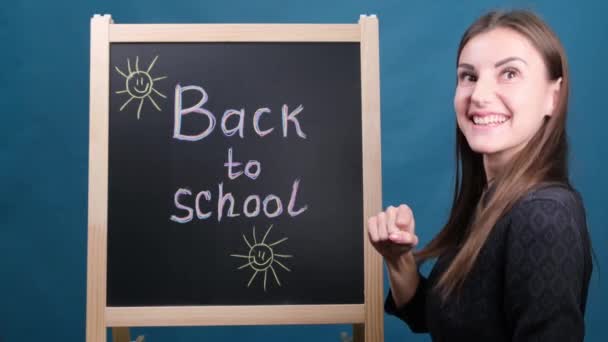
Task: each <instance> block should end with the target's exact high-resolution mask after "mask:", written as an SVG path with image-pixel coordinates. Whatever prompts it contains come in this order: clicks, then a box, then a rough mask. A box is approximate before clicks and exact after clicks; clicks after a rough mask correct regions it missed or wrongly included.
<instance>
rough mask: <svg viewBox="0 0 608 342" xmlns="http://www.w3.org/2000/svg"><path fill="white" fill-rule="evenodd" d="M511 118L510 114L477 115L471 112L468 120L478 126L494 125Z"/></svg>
mask: <svg viewBox="0 0 608 342" xmlns="http://www.w3.org/2000/svg"><path fill="white" fill-rule="evenodd" d="M510 119H511V117H510V116H507V115H502V114H489V115H478V114H473V115H471V116H469V120H471V121H472V122H473V124H474V125H475V126H478V127H496V126H500V125H502V124H504V123H505V122H507V121H509V120H510Z"/></svg>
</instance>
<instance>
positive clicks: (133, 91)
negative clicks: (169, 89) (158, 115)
mask: <svg viewBox="0 0 608 342" xmlns="http://www.w3.org/2000/svg"><path fill="white" fill-rule="evenodd" d="M157 59H158V56H156V57H154V60H152V63H150V66H148V69H147V70H146V71H143V70H139V56H137V57H135V70H132V69H131V62H130V61H129V59H128V58H127V69H128V71H129V73H128V74H125V73H124V72H122V71H121V70H120V69H118V67H117V66H114V68H115V69H116V71H118V73H119V74H121V75H122V76H123V77H124V78H125V89H124V90H119V91H117V92H116V94H124V93H128V94H129V95H130V97H129V99H128V100H127V102H125V103H124V104H123V105H122V107H120V111H121V112H122V110H123V109H124V108H125V107H126V106H127V105H128V104H129V102H131V101H132V100H133V99H138V100H139V107H138V108H137V119H138V120H139V116H140V113H141V107H142V106H143V105H144V100H145V99H148V100H150V102H152V104H153V105H154V107H156V109H157V110H158V111H160V107H158V105H157V104H156V102H155V101H154V99H153V98H152V92H154V93H156V94H157V95H158V96H160V97H162V98H164V99H166V98H167V97H166V96H165V95H163V94H161V93H160V92H159V91H158V90H156V89H154V82H156V81H159V80H162V79H163V78H167V76H161V77H157V78H152V76H150V70H152V67H153V66H154V63H156V60H157Z"/></svg>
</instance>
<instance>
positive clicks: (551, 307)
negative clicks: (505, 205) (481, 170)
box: [504, 198, 586, 341]
mask: <svg viewBox="0 0 608 342" xmlns="http://www.w3.org/2000/svg"><path fill="white" fill-rule="evenodd" d="M574 209H575V208H569V207H567V206H566V205H564V204H563V203H562V202H560V201H558V200H555V199H549V198H535V199H530V200H527V201H525V202H523V203H520V204H518V205H516V206H515V207H514V208H513V210H512V217H511V223H510V227H509V231H508V233H507V238H506V265H505V278H504V279H505V284H504V288H505V296H504V308H505V315H506V320H507V326H508V328H509V330H510V331H511V332H512V336H511V340H512V341H582V340H583V337H584V333H585V327H584V319H583V315H584V312H583V310H584V309H582V308H584V303H582V301H583V300H584V295H583V292H584V289H583V287H584V286H585V285H584V283H585V282H584V257H585V256H584V253H585V252H584V251H585V245H584V244H583V241H584V240H583V239H582V235H581V234H582V230H583V229H586V227H580V226H579V225H577V224H576V223H575V220H574V219H573V210H574Z"/></svg>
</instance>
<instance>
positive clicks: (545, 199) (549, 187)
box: [513, 183, 584, 214]
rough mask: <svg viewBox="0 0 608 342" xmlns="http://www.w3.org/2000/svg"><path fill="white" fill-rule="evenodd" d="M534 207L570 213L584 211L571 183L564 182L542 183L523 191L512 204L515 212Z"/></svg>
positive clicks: (580, 199) (533, 208) (525, 210)
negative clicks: (525, 191)
mask: <svg viewBox="0 0 608 342" xmlns="http://www.w3.org/2000/svg"><path fill="white" fill-rule="evenodd" d="M535 209H537V210H538V209H541V210H542V209H545V210H549V209H554V210H555V211H566V212H568V213H570V214H580V212H581V211H583V212H584V205H583V199H582V197H581V195H580V193H579V192H578V191H577V190H576V189H575V188H574V187H572V186H571V185H569V184H565V183H542V184H539V185H538V186H536V187H534V188H532V189H531V190H529V191H528V192H527V193H525V194H524V195H523V196H522V197H521V198H520V199H519V200H518V201H516V202H515V204H514V205H513V211H514V212H515V213H521V212H524V213H525V212H527V211H530V210H532V211H534V210H535Z"/></svg>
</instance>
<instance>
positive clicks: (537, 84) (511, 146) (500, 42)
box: [454, 28, 561, 159]
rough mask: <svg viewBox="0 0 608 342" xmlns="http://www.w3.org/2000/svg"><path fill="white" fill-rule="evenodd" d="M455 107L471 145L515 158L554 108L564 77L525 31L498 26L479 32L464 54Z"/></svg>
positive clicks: (460, 67)
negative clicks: (552, 74) (551, 69)
mask: <svg viewBox="0 0 608 342" xmlns="http://www.w3.org/2000/svg"><path fill="white" fill-rule="evenodd" d="M457 75H458V85H457V86H456V94H455V96H454V107H455V109H456V119H457V122H458V127H459V128H460V130H461V131H462V133H463V134H464V136H465V137H466V139H467V142H468V143H469V146H470V147H471V149H472V150H473V151H475V152H478V153H482V154H484V155H485V156H486V157H488V156H493V157H500V159H504V158H503V157H507V158H510V157H511V156H512V155H513V153H515V152H517V151H518V150H519V149H521V148H522V147H523V146H525V144H526V143H527V142H528V140H530V139H531V138H532V136H533V135H534V134H535V133H536V131H537V130H538V129H539V128H540V126H541V124H542V122H543V118H544V117H545V116H550V115H551V114H552V112H553V108H554V102H555V99H556V98H557V92H558V90H559V85H560V82H561V79H560V80H557V81H550V80H549V77H548V72H547V68H546V66H545V64H544V61H543V59H542V57H541V55H540V53H539V52H538V51H537V50H536V48H535V47H534V46H533V45H532V44H531V43H530V42H529V41H528V39H526V38H525V37H524V36H523V35H521V34H519V33H517V32H516V31H514V30H511V29H507V28H496V29H492V30H490V31H488V32H484V33H481V34H478V35H476V36H474V37H473V38H472V39H471V40H469V41H468V42H467V44H466V45H465V46H464V48H463V49H462V52H461V54H460V59H459V60H458V68H457Z"/></svg>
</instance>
